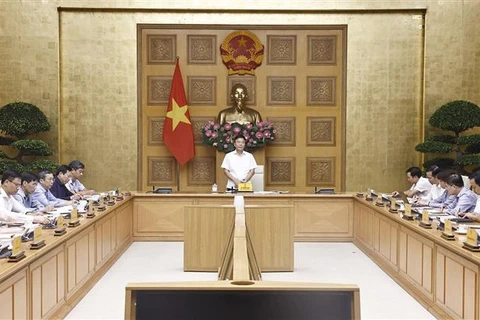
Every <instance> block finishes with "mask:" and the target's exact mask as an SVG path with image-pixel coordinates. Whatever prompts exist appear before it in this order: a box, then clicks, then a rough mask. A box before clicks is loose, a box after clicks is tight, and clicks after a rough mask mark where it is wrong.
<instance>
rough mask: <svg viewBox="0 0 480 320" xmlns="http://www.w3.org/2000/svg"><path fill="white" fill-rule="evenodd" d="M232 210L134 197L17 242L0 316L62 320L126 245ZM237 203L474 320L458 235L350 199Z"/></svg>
mask: <svg viewBox="0 0 480 320" xmlns="http://www.w3.org/2000/svg"><path fill="white" fill-rule="evenodd" d="M232 204H233V195H231V194H196V193H192V194H189V193H173V194H151V193H150V194H149V193H142V192H134V193H132V196H129V197H125V199H124V200H122V201H117V203H116V204H115V205H112V206H109V207H108V208H107V210H106V211H104V212H102V213H98V214H97V216H96V217H94V218H93V219H83V220H81V224H80V225H79V226H77V227H74V228H68V230H67V233H66V234H65V235H63V236H60V237H55V236H53V232H50V231H49V230H45V231H44V238H45V240H46V246H45V247H43V248H41V249H39V250H30V249H29V243H24V244H22V246H23V248H24V250H25V252H26V258H25V259H23V260H21V261H19V262H16V263H9V262H7V261H6V260H5V259H3V260H1V261H0V318H2V319H16V318H28V319H43V318H46V319H54V318H62V317H64V316H65V315H66V314H68V312H69V311H70V310H71V309H72V308H73V307H74V306H75V305H76V303H78V302H79V301H80V299H81V298H82V297H83V296H84V295H86V294H87V293H88V291H89V290H90V289H91V288H92V287H93V286H94V285H95V283H96V282H97V281H98V280H99V279H100V278H101V277H102V276H103V274H104V273H105V272H107V271H108V269H109V268H110V267H111V266H112V265H113V264H114V263H115V261H116V260H117V259H118V258H119V257H120V256H121V255H122V253H123V252H124V251H125V250H126V249H127V248H128V247H129V246H130V244H131V243H132V242H133V241H183V240H184V238H185V236H187V235H185V234H184V232H185V226H186V221H185V215H186V210H188V208H194V207H209V206H212V207H218V206H224V205H227V206H228V205H232ZM245 204H246V205H247V206H249V205H250V206H256V207H262V206H265V207H268V206H270V207H271V206H280V207H285V208H290V209H289V210H287V211H286V213H285V214H290V215H291V216H292V218H291V220H290V221H291V223H292V224H293V226H290V227H292V233H293V238H294V241H296V242H301V241H308V242H353V243H354V244H355V245H356V246H357V247H358V248H360V249H361V250H362V251H363V252H364V253H365V254H367V255H368V256H369V257H370V258H371V259H372V260H373V261H374V262H375V263H376V264H377V265H378V266H379V267H380V268H381V269H382V270H383V271H385V272H386V273H387V274H388V275H390V277H392V278H393V279H394V280H395V281H396V282H397V283H398V284H399V285H401V286H402V287H403V288H404V289H405V290H406V291H407V292H409V293H410V294H411V295H412V296H413V297H414V298H415V299H416V300H418V301H419V302H420V303H421V304H423V305H424V306H425V307H426V308H427V309H429V310H430V311H431V312H432V313H433V314H434V315H436V316H437V317H439V318H440V317H441V318H447V319H448V318H451V319H478V318H479V304H480V301H479V300H480V296H479V293H480V281H479V273H480V253H476V252H471V251H467V250H465V249H463V248H462V242H463V241H465V236H461V235H459V236H457V239H456V240H455V241H447V240H445V239H443V238H442V237H441V232H440V231H438V230H435V229H424V228H422V227H420V226H419V225H418V221H407V220H404V219H402V218H401V216H400V215H399V214H398V213H390V212H389V211H388V209H387V208H385V207H377V206H376V205H375V203H373V202H369V201H366V200H365V199H363V198H357V197H356V196H355V194H349V193H344V194H333V195H317V194H268V195H265V194H247V195H245ZM146 254H153V253H146ZM379 294H381V293H379ZM398 303H401V301H399V302H398Z"/></svg>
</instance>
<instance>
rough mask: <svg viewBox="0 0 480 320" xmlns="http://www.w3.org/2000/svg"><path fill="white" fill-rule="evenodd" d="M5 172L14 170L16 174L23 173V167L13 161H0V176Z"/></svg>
mask: <svg viewBox="0 0 480 320" xmlns="http://www.w3.org/2000/svg"><path fill="white" fill-rule="evenodd" d="M7 170H15V171H18V172H23V171H24V168H23V166H22V165H21V164H20V163H18V162H16V161H13V160H0V174H3V173H4V172H5V171H7Z"/></svg>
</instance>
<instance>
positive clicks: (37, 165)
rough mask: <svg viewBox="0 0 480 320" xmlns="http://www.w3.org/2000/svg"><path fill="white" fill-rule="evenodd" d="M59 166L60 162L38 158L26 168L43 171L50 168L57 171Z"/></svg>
mask: <svg viewBox="0 0 480 320" xmlns="http://www.w3.org/2000/svg"><path fill="white" fill-rule="evenodd" d="M58 167H59V165H58V163H55V162H53V161H51V160H46V159H41V160H36V161H34V162H32V163H30V164H28V165H27V166H26V169H27V170H29V171H35V172H37V171H41V170H50V171H52V172H55V171H56V170H57V168H58Z"/></svg>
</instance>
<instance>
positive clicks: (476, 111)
mask: <svg viewBox="0 0 480 320" xmlns="http://www.w3.org/2000/svg"><path fill="white" fill-rule="evenodd" d="M429 123H430V125H432V126H433V127H436V128H440V129H442V130H446V131H453V132H455V133H457V134H458V133H460V132H463V131H465V130H468V129H471V128H474V127H477V126H480V108H479V107H478V106H477V105H476V104H474V103H472V102H469V101H464V100H455V101H451V102H449V103H447V104H444V105H443V106H441V107H440V108H439V109H438V110H437V111H435V112H434V113H433V114H432V116H431V118H430V120H429Z"/></svg>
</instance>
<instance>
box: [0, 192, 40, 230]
mask: <svg viewBox="0 0 480 320" xmlns="http://www.w3.org/2000/svg"><path fill="white" fill-rule="evenodd" d="M26 212H27V210H26V209H25V207H24V206H23V205H22V204H21V203H19V202H18V201H17V200H15V198H14V197H13V196H9V195H7V193H6V192H5V190H3V188H2V187H0V221H20V222H32V221H33V217H32V216H27V215H25V213H26Z"/></svg>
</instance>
